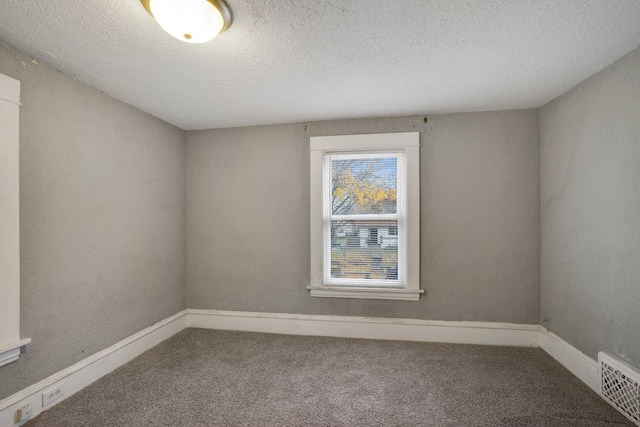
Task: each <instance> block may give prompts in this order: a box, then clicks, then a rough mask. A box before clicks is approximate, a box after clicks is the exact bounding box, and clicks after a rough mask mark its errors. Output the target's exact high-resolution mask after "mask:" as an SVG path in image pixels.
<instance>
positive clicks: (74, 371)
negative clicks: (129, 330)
mask: <svg viewBox="0 0 640 427" xmlns="http://www.w3.org/2000/svg"><path fill="white" fill-rule="evenodd" d="M186 327H187V319H186V312H185V311H181V312H179V313H177V314H174V315H173V316H171V317H168V318H166V319H164V320H162V321H160V322H158V323H156V324H154V325H152V326H150V327H148V328H146V329H143V330H142V331H140V332H138V333H136V334H133V335H131V336H130V337H128V338H125V339H124V340H122V341H120V342H118V343H116V344H114V345H112V346H111V347H107V348H106V349H104V350H102V351H100V352H98V353H96V354H94V355H92V356H89V357H87V358H86V359H84V360H81V361H80V362H78V363H76V364H74V365H72V366H70V367H68V368H66V369H63V370H62V371H60V372H58V373H55V374H53V375H51V376H50V377H48V378H45V379H44V380H42V381H39V382H37V383H35V384H33V385H32V386H29V387H27V388H25V389H23V390H21V391H19V392H18V393H16V394H14V395H11V396H9V397H7V398H6V399H3V400H1V401H0V426H2V427H11V426H14V425H22V424H24V423H25V422H26V421H24V422H21V423H19V424H15V413H16V411H17V410H18V408H21V407H22V406H24V405H26V404H27V403H30V404H31V408H32V415H31V418H34V417H35V416H37V415H38V414H39V413H41V412H42V411H43V410H44V409H45V408H43V405H42V398H41V394H42V392H43V391H45V390H47V389H49V388H50V387H53V386H55V385H57V384H59V383H61V382H64V396H62V397H61V398H59V399H58V400H56V401H54V402H52V403H50V404H48V405H47V407H46V409H49V408H51V407H53V406H55V405H56V404H58V403H60V402H62V401H63V400H64V399H66V398H67V397H69V396H71V395H73V394H75V393H76V392H78V391H80V390H82V389H83V388H85V387H87V386H88V385H89V384H91V383H93V382H94V381H96V380H98V379H99V378H101V377H103V376H105V375H106V374H108V373H109V372H112V371H113V370H115V369H116V368H119V367H120V366H122V365H124V364H125V363H127V362H129V361H131V360H132V359H134V358H135V357H137V356H139V355H140V354H142V353H144V352H145V351H147V350H149V349H150V348H152V347H155V346H156V345H158V344H160V343H161V342H163V341H164V340H166V339H167V338H169V337H171V336H173V335H175V334H176V333H178V332H180V331H182V330H183V329H185V328H186Z"/></svg>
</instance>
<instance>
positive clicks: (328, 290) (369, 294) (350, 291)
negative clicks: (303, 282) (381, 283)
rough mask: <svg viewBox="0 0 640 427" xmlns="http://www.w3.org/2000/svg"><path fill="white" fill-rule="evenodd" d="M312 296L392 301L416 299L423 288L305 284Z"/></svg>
mask: <svg viewBox="0 0 640 427" xmlns="http://www.w3.org/2000/svg"><path fill="white" fill-rule="evenodd" d="M307 289H309V291H310V292H311V296H312V297H321V298H357V299H386V300H394V301H418V300H419V299H420V294H422V293H424V290H423V289H391V288H355V287H342V286H333V287H330V286H307Z"/></svg>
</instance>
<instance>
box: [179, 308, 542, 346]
mask: <svg viewBox="0 0 640 427" xmlns="http://www.w3.org/2000/svg"><path fill="white" fill-rule="evenodd" d="M187 325H188V327H190V328H204V329H222V330H232V331H247V332H267V333H276V334H289V335H317V336H329V337H343V338H365V339H381V340H402V341H422V342H442V343H455V344H481V345H503V346H526V347H538V345H539V335H538V334H539V330H540V327H539V326H538V325H522V324H515V323H490V322H448V321H434V320H418V319H393V318H378V317H352V316H320V315H306V314H287V313H253V312H241V311H221V310H196V309H187Z"/></svg>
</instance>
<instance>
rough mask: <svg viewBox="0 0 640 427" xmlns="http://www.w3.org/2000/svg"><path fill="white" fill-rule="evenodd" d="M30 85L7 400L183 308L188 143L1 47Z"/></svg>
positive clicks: (1, 376)
mask: <svg viewBox="0 0 640 427" xmlns="http://www.w3.org/2000/svg"><path fill="white" fill-rule="evenodd" d="M0 73H2V74H6V75H8V76H10V77H13V78H15V79H18V80H20V81H21V82H22V104H23V105H22V107H21V109H20V116H21V121H20V144H21V146H20V157H21V159H20V180H21V184H20V185H21V189H20V190H21V195H20V197H21V201H20V208H21V213H20V220H21V257H22V260H21V275H22V280H21V293H22V295H21V322H22V325H21V333H22V336H23V337H29V338H32V339H33V343H32V344H30V345H28V346H27V351H26V353H25V354H23V355H22V356H21V357H20V359H19V360H18V361H17V362H15V363H13V364H11V365H8V366H6V367H3V368H1V369H0V399H2V398H4V397H6V396H8V395H10V394H12V393H14V392H16V391H18V390H20V389H22V388H24V387H27V386H29V385H31V384H33V383H35V382H37V381H39V380H41V379H43V378H45V377H47V376H49V375H51V374H53V373H55V372H57V371H59V370H61V369H64V368H65V367H68V366H70V365H72V364H73V363H75V362H77V361H79V360H81V359H84V358H86V357H87V356H89V355H91V354H93V353H95V352H97V351H100V350H102V349H104V348H106V347H108V346H110V345H112V344H114V343H115V342H117V341H120V340H122V339H123V338H125V337H128V336H130V335H132V334H133V333H135V332H138V331H140V330H141V329H144V328H145V327H147V326H150V325H152V324H153V323H155V322H157V321H159V320H162V319H164V318H166V317H168V316H170V315H172V314H175V313H176V312H178V311H180V310H181V309H183V308H184V183H185V182H184V139H185V133H184V132H183V131H182V130H180V129H177V128H175V127H173V126H170V125H168V124H166V123H164V122H162V121H160V120H158V119H155V118H153V117H151V116H149V115H147V114H144V113H142V112H140V111H138V110H136V109H134V108H133V107H130V106H128V105H126V104H124V103H122V102H119V101H116V100H115V99H113V98H110V97H108V96H107V95H104V94H102V93H100V92H98V91H97V90H94V89H91V88H89V87H88V86H85V85H84V84H82V83H80V82H78V81H76V80H74V79H72V78H70V77H68V76H65V75H63V74H61V73H59V72H57V71H54V70H52V69H51V68H48V67H46V66H42V65H36V64H35V63H33V62H32V61H31V59H30V58H27V57H26V56H24V55H22V54H20V53H17V52H15V51H14V50H13V49H11V48H9V47H7V46H5V45H0Z"/></svg>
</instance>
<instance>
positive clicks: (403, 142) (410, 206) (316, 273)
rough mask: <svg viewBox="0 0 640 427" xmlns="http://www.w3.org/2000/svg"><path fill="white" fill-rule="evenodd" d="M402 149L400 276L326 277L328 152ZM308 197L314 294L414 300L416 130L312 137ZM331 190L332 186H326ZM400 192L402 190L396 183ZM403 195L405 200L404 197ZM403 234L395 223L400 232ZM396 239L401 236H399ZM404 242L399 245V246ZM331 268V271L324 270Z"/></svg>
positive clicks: (417, 259)
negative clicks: (371, 278)
mask: <svg viewBox="0 0 640 427" xmlns="http://www.w3.org/2000/svg"><path fill="white" fill-rule="evenodd" d="M382 152H402V153H403V154H404V155H403V156H402V157H403V161H404V168H403V169H404V173H405V176H404V179H403V180H402V179H401V180H400V181H401V182H404V186H405V189H404V190H405V191H404V195H403V194H400V193H399V195H398V202H399V203H402V205H403V206H401V207H400V208H399V213H402V214H403V216H404V218H403V221H402V222H403V223H404V227H403V228H404V230H402V231H404V245H402V243H399V248H398V250H399V251H404V253H405V257H404V259H405V265H404V268H403V271H404V277H399V278H398V280H397V281H396V280H394V281H389V282H384V283H383V282H377V283H373V282H368V283H365V282H363V283H359V282H358V281H354V280H344V281H340V280H336V279H329V280H327V279H325V277H326V276H327V275H326V271H327V270H328V269H330V266H325V265H324V259H325V257H324V254H325V251H327V250H329V249H328V248H330V245H331V238H330V233H328V232H327V229H328V222H329V217H328V212H329V210H328V209H327V207H326V206H325V204H323V197H324V195H325V194H326V191H327V190H326V188H327V185H328V184H327V182H328V177H327V174H328V173H330V172H331V169H330V168H327V165H326V164H325V158H326V155H327V154H341V153H382ZM310 191H311V193H310V201H311V284H310V285H309V286H308V287H307V289H309V290H310V293H311V296H312V297H329V298H363V299H386V300H401V301H418V300H419V299H420V294H421V293H423V292H424V290H422V289H420V133H419V132H401V133H381V134H364V135H334V136H317V137H311V138H310ZM328 191H330V187H329V190H328ZM398 191H400V192H401V191H402V189H401V188H398ZM403 196H404V203H403V202H402V199H403ZM400 233H401V230H400V227H398V234H400ZM398 238H399V241H400V240H401V239H400V236H399V237H398ZM400 246H402V247H400ZM328 271H330V270H328Z"/></svg>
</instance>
